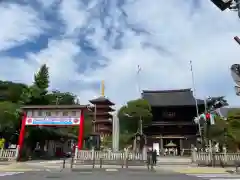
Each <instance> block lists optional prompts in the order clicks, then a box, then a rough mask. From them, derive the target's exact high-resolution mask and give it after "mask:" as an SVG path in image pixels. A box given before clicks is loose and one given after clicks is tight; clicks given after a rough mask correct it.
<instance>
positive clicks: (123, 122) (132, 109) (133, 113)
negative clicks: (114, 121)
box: [118, 99, 152, 132]
mask: <svg viewBox="0 0 240 180" xmlns="http://www.w3.org/2000/svg"><path fill="white" fill-rule="evenodd" d="M118 118H119V123H120V128H121V131H122V132H124V131H125V132H134V131H135V130H136V129H139V130H141V129H142V127H141V126H142V125H146V124H148V123H149V121H150V120H151V119H152V113H151V106H150V105H149V103H148V101H146V100H144V99H136V100H132V101H129V102H127V105H125V106H123V107H121V108H120V110H119V112H118ZM135 132H136V131H135Z"/></svg>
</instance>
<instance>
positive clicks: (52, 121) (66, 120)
mask: <svg viewBox="0 0 240 180" xmlns="http://www.w3.org/2000/svg"><path fill="white" fill-rule="evenodd" d="M79 124H80V118H71V117H56V118H54V117H46V118H32V117H27V119H26V125H27V126H37V125H42V126H44V125H45V126H49V125H53V126H59V125H60V126H63V125H64V126H67V125H79Z"/></svg>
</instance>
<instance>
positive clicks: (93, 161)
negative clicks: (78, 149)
mask: <svg viewBox="0 0 240 180" xmlns="http://www.w3.org/2000/svg"><path fill="white" fill-rule="evenodd" d="M92 168H93V169H94V168H95V150H94V148H93V149H92Z"/></svg>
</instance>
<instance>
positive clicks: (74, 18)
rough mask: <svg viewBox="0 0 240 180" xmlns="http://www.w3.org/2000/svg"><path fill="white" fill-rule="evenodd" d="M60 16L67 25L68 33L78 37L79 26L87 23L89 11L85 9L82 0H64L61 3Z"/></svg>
mask: <svg viewBox="0 0 240 180" xmlns="http://www.w3.org/2000/svg"><path fill="white" fill-rule="evenodd" d="M60 16H61V18H62V19H63V20H64V22H65V25H66V35H68V36H72V35H74V36H75V37H77V34H78V31H79V28H81V27H83V25H85V23H87V22H86V20H87V16H88V13H87V12H86V11H84V9H83V5H82V4H81V1H78V0H63V1H62V3H61V4H60Z"/></svg>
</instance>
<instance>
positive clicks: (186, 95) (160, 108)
mask: <svg viewBox="0 0 240 180" xmlns="http://www.w3.org/2000/svg"><path fill="white" fill-rule="evenodd" d="M142 98H143V99H145V100H147V101H148V102H149V104H150V105H151V108H152V114H153V119H152V122H151V124H150V125H148V126H146V127H144V129H143V132H144V134H145V135H146V136H147V145H148V146H149V147H152V148H153V149H156V150H157V152H158V153H161V154H173V155H181V154H182V155H183V154H184V153H187V152H189V150H190V149H191V145H192V144H193V145H196V142H197V138H198V135H199V131H198V126H197V125H196V124H195V123H194V117H196V114H197V113H196V100H195V98H194V96H193V93H192V91H191V89H180V90H165V91H143V92H142ZM197 104H198V108H199V112H200V113H201V112H203V111H204V101H203V100H199V99H198V100H197ZM170 150H171V152H169V151H170Z"/></svg>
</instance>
